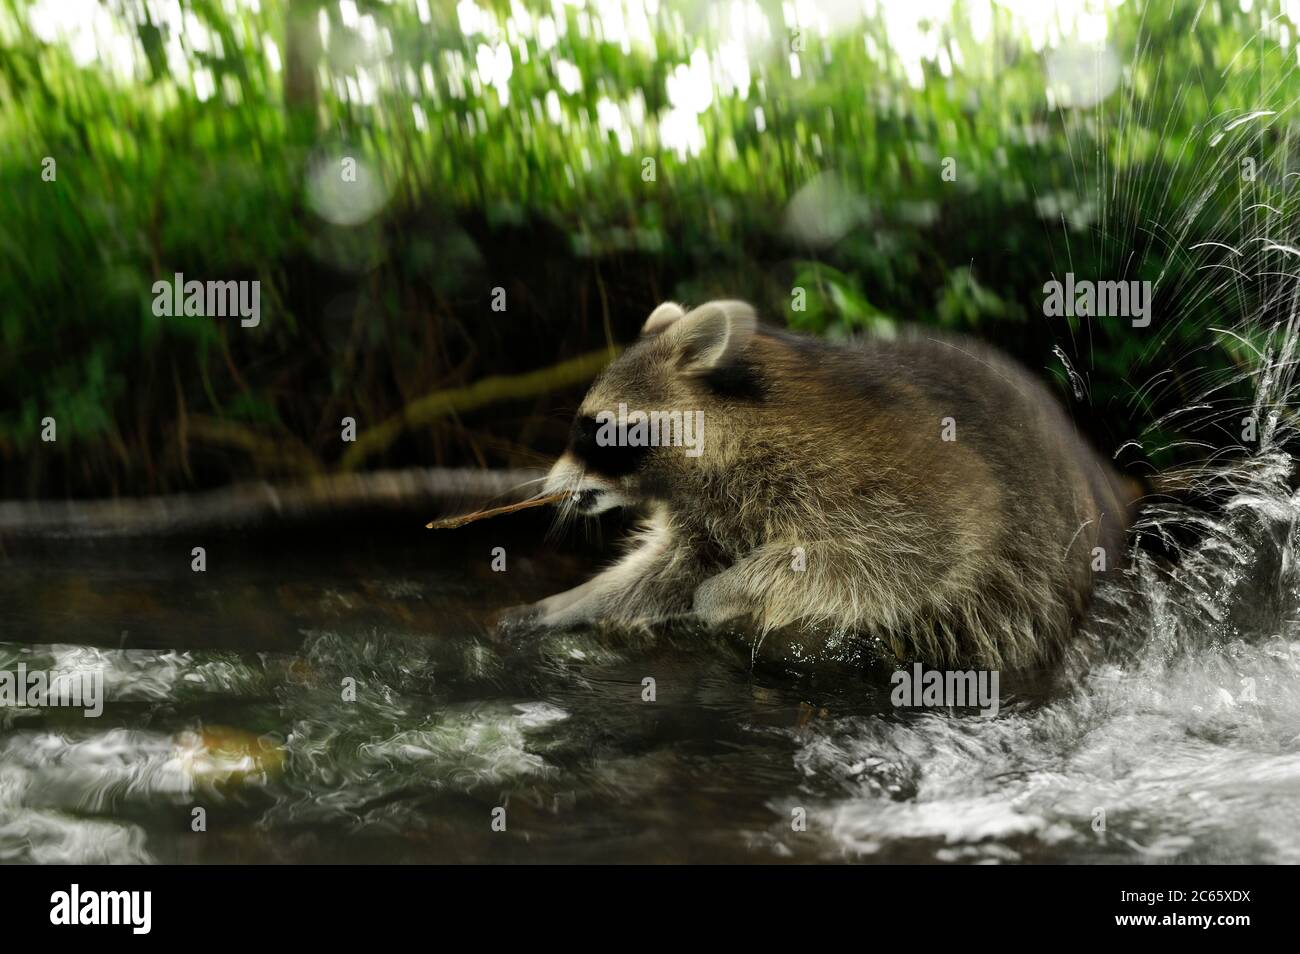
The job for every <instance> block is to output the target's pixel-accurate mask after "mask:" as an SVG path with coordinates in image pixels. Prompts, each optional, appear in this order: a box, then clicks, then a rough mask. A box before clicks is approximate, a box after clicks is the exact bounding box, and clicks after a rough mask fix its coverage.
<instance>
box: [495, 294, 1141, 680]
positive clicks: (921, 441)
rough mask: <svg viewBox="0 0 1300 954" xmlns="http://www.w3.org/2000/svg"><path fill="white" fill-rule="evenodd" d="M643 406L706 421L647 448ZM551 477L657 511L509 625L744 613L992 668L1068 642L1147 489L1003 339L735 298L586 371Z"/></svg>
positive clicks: (614, 501)
mask: <svg viewBox="0 0 1300 954" xmlns="http://www.w3.org/2000/svg"><path fill="white" fill-rule="evenodd" d="M620 405H622V406H623V408H622V410H623V412H624V413H623V416H622V417H621V418H620V417H619V416H618V415H619V412H620ZM636 411H641V412H646V413H650V412H659V413H660V416H661V417H663V420H664V421H665V422H666V421H669V420H671V421H672V422H673V423H674V425H675V424H676V422H677V421H678V418H677V417H676V416H675V413H674V412H676V413H680V414H681V416H682V417H681V420H685V421H688V422H689V421H692V420H694V421H700V422H702V427H700V428H698V430H699V433H697V434H695V435H694V439H695V441H696V443H697V446H696V447H695V448H694V449H690V448H688V447H685V446H678V444H676V443H673V441H672V440H671V438H672V437H673V436H680V435H678V434H677V432H676V431H672V432H671V433H670V428H669V427H668V425H667V423H665V424H664V426H663V428H661V430H662V433H661V434H660V435H659V437H660V440H659V443H658V445H657V446H634V445H636V444H637V443H638V437H644V435H643V434H640V435H638V434H637V433H635V432H634V431H635V425H634V423H633V422H634V421H635V419H636V417H637V415H636V414H635V413H634V412H636ZM696 412H702V416H700V415H698V414H697V413H696ZM664 415H668V416H666V417H665V416H664ZM642 430H644V428H642ZM688 436H689V435H688ZM641 443H644V441H642V442H641ZM688 450H689V453H688ZM695 454H697V455H698V456H692V455H695ZM546 489H547V491H548V492H557V491H569V492H570V493H571V497H570V503H569V504H568V505H567V507H566V510H567V511H568V512H569V513H570V514H571V513H574V512H577V513H587V514H592V513H599V512H601V511H603V510H607V509H609V508H611V507H616V506H628V505H637V506H639V507H641V508H643V510H644V514H645V523H644V526H643V527H642V529H640V530H639V531H638V532H637V533H636V535H635V536H634V539H633V541H632V543H633V545H632V548H631V551H630V552H629V553H628V554H627V555H626V556H625V557H624V558H623V559H622V560H621V561H620V562H618V563H617V564H615V565H614V566H612V567H610V568H609V569H607V570H605V571H604V572H603V573H600V574H599V575H598V576H596V577H595V578H593V579H592V580H590V581H588V582H586V583H584V584H583V585H581V586H579V587H577V588H575V589H573V590H569V591H568V592H564V593H560V594H557V595H555V596H552V597H550V598H548V599H545V600H542V601H541V602H539V603H537V604H534V605H533V606H532V607H525V608H522V610H520V611H516V612H515V615H514V616H513V617H512V619H513V620H515V621H520V620H529V621H531V622H532V623H535V624H540V625H542V626H548V627H561V626H572V625H576V624H580V623H586V622H596V621H608V622H613V623H620V624H641V623H654V622H657V621H661V620H665V619H668V618H671V617H679V616H694V617H697V618H698V619H699V620H701V621H703V622H704V623H705V624H708V625H710V626H716V625H718V624H721V623H723V622H724V621H733V622H734V621H739V622H745V621H748V624H749V625H751V626H752V627H753V628H754V629H755V630H756V631H757V633H758V634H759V635H761V634H764V633H768V632H771V631H773V630H778V629H784V628H791V627H792V628H795V629H796V630H797V631H799V632H802V633H805V634H811V635H812V636H813V638H818V637H819V636H820V637H821V638H829V637H831V636H833V635H836V634H843V633H849V632H852V633H856V634H863V635H867V636H874V637H879V638H880V639H881V640H883V641H884V644H885V645H886V646H887V647H888V648H889V650H891V651H892V652H893V654H894V655H895V656H897V657H898V658H899V659H900V660H913V661H921V662H925V663H928V664H930V665H935V666H962V667H965V666H979V667H983V668H992V669H998V668H1011V669H1016V668H1025V667H1033V666H1039V665H1043V664H1045V663H1050V662H1051V661H1052V660H1053V659H1055V658H1056V657H1057V656H1058V654H1059V653H1060V651H1061V650H1062V649H1063V648H1064V646H1065V645H1066V644H1067V643H1068V641H1069V640H1070V638H1071V634H1072V631H1073V628H1074V625H1075V623H1076V622H1077V621H1078V620H1079V618H1080V617H1081V616H1082V614H1083V613H1084V611H1085V609H1086V607H1087V604H1088V600H1089V595H1090V593H1091V591H1092V587H1093V579H1094V573H1095V572H1096V571H1097V570H1102V569H1111V568H1114V567H1115V566H1116V565H1117V564H1118V563H1119V562H1120V561H1121V560H1122V557H1123V551H1124V547H1125V537H1126V531H1127V528H1128V526H1129V523H1130V520H1131V516H1132V514H1131V509H1132V507H1133V505H1134V501H1135V500H1136V498H1137V496H1138V494H1139V493H1140V487H1139V486H1138V484H1137V483H1136V482H1135V481H1130V480H1128V479H1126V478H1124V477H1121V476H1120V475H1119V474H1118V473H1117V472H1115V471H1114V470H1112V468H1111V467H1110V466H1109V464H1108V463H1107V462H1106V461H1105V460H1103V459H1102V458H1101V457H1100V456H1098V455H1097V454H1096V453H1095V452H1094V451H1093V450H1092V449H1091V448H1090V447H1089V446H1088V445H1087V444H1086V442H1085V441H1084V440H1083V439H1082V438H1081V437H1080V436H1079V435H1078V433H1077V432H1076V430H1075V427H1074V425H1073V424H1072V422H1071V421H1070V420H1069V419H1068V417H1067V416H1066V415H1065V413H1064V412H1063V411H1062V409H1061V407H1060V406H1059V405H1058V403H1057V402H1056V400H1055V399H1054V397H1053V396H1052V395H1051V393H1050V392H1049V391H1048V390H1047V389H1046V388H1045V387H1044V386H1043V385H1042V384H1040V383H1039V382H1038V381H1037V380H1035V378H1034V377H1033V376H1032V375H1030V374H1029V373H1028V372H1026V371H1025V370H1024V369H1022V368H1021V367H1019V366H1018V365H1016V364H1015V363H1013V362H1012V361H1011V360H1009V359H1008V358H1006V357H1004V356H1002V355H1000V354H999V353H997V352H996V351H994V350H993V349H991V348H989V347H988V346H986V345H982V344H979V343H977V342H974V341H971V340H967V339H962V338H955V337H948V336H945V335H941V334H939V333H937V332H934V331H930V330H916V331H913V332H911V333H908V334H906V335H903V336H901V337H899V338H897V339H896V340H871V341H865V342H858V343H852V344H838V343H832V342H829V341H824V340H819V339H815V338H808V337H803V336H799V335H795V334H791V333H788V332H786V331H783V330H777V329H774V328H769V327H766V326H764V325H761V324H759V323H758V322H757V321H756V317H755V314H754V310H753V309H752V308H751V307H750V306H749V305H747V304H745V303H744V302H740V301H715V302H709V303H708V304H705V305H701V306H700V307H698V308H696V309H694V310H692V311H689V312H688V311H686V310H685V309H683V308H682V307H680V306H679V305H676V304H674V303H671V302H670V303H666V304H664V305H661V306H659V307H658V308H657V309H655V311H654V312H653V313H652V314H651V316H650V318H649V319H648V320H647V321H646V323H645V327H644V329H643V331H642V335H641V338H640V340H639V341H637V342H636V343H635V344H634V345H632V346H631V347H629V348H628V349H627V350H626V351H625V352H623V354H622V355H621V356H619V358H618V359H617V360H615V361H614V362H613V363H612V364H611V365H610V366H609V367H608V368H607V369H606V370H605V371H604V373H603V374H601V375H600V377H599V378H598V379H597V380H596V382H595V383H594V384H593V385H592V387H591V390H590V392H589V393H588V394H587V396H586V398H585V399H584V400H583V402H582V405H581V407H580V409H579V411H578V414H577V418H576V420H575V422H574V425H573V432H572V437H571V440H570V444H569V447H568V449H567V450H566V451H565V453H564V455H563V456H562V457H561V458H560V459H559V461H557V462H556V464H555V466H554V467H553V468H552V470H551V472H550V474H549V476H548V478H547V487H546Z"/></svg>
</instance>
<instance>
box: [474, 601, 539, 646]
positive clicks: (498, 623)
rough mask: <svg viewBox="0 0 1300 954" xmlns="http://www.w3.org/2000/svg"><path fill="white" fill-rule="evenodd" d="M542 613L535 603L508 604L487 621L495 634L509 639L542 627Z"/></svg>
mask: <svg viewBox="0 0 1300 954" xmlns="http://www.w3.org/2000/svg"><path fill="white" fill-rule="evenodd" d="M544 615H545V614H544V612H543V610H542V607H541V606H539V605H538V604H537V603H525V604H523V605H522V606H510V607H507V608H506V609H503V610H499V611H498V612H497V613H496V614H494V615H493V616H492V617H490V618H489V620H488V623H489V625H490V626H491V627H492V631H493V633H494V634H495V635H497V636H499V637H501V638H502V639H510V638H512V637H516V636H522V635H524V634H526V633H531V632H535V631H536V630H539V629H543V628H544V627H545V623H544V622H543V616H544Z"/></svg>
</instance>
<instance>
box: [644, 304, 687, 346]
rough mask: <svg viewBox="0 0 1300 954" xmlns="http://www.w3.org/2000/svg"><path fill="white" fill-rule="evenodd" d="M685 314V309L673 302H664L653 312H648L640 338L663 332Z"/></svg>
mask: <svg viewBox="0 0 1300 954" xmlns="http://www.w3.org/2000/svg"><path fill="white" fill-rule="evenodd" d="M685 314H686V309H685V308H683V307H682V306H681V305H679V304H677V302H675V301H666V302H664V303H663V304H662V305H660V306H659V307H658V308H656V309H655V310H654V311H652V312H650V317H649V318H647V319H646V320H645V324H644V325H642V326H641V337H643V338H648V337H650V335H657V334H659V332H661V331H663V330H664V329H665V328H667V327H668V326H669V325H671V324H672V323H673V322H675V321H676V320H677V319H678V318H680V317H682V316H683V315H685Z"/></svg>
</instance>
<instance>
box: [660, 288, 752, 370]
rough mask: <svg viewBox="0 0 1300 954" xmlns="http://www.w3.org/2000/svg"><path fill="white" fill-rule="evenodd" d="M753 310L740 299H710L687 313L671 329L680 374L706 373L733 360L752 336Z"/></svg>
mask: <svg viewBox="0 0 1300 954" xmlns="http://www.w3.org/2000/svg"><path fill="white" fill-rule="evenodd" d="M757 323H758V319H757V317H756V316H755V315H754V309H753V308H752V307H750V306H749V305H748V304H746V303H745V302H743V301H711V302H707V303H706V304H703V305H701V306H700V307H699V308H696V309H695V310H694V311H691V312H689V313H687V314H686V315H685V316H683V317H682V319H681V320H680V321H678V322H677V323H676V324H675V325H674V326H673V330H672V336H673V343H674V345H675V347H676V350H677V354H678V367H679V368H680V369H681V371H682V373H683V374H692V375H695V374H708V373H709V372H710V371H714V370H716V369H718V368H723V367H726V366H727V365H728V364H730V363H732V362H733V361H735V360H736V358H737V357H738V356H739V355H740V354H741V352H743V351H744V350H745V348H746V347H747V346H748V345H749V342H750V340H751V339H753V337H754V328H755V326H756V325H757Z"/></svg>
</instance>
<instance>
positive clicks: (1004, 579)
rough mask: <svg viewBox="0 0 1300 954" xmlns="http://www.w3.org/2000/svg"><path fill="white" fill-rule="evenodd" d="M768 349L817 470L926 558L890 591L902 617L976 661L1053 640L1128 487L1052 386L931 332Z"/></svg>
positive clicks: (1121, 526)
mask: <svg viewBox="0 0 1300 954" xmlns="http://www.w3.org/2000/svg"><path fill="white" fill-rule="evenodd" d="M773 343H774V344H776V342H773ZM778 347H780V348H782V349H783V350H784V356H785V359H786V360H787V361H788V365H787V367H786V368H785V374H784V375H783V376H782V378H783V380H785V381H786V382H787V383H786V384H784V385H781V386H780V387H781V388H782V390H783V391H784V393H783V395H782V396H781V397H782V399H783V401H784V402H787V404H788V405H798V406H799V407H800V409H801V410H800V413H801V414H803V415H804V417H805V431H806V432H807V433H810V434H814V435H816V436H815V440H816V442H817V444H818V446H820V447H822V448H825V450H826V453H825V456H826V458H827V460H828V461H829V463H828V464H827V465H826V467H825V469H824V470H822V471H821V474H820V479H821V480H822V481H823V482H826V483H828V484H833V485H834V486H835V487H836V488H843V491H842V492H843V494H849V493H856V494H858V495H859V498H860V499H861V500H862V501H863V503H862V507H861V509H862V511H863V513H862V515H861V519H860V520H859V521H857V523H858V524H859V525H860V526H863V527H872V528H875V529H874V530H872V531H870V532H871V533H875V534H885V535H886V536H888V535H889V534H890V533H894V534H895V539H894V540H893V541H892V545H893V546H896V547H898V548H899V551H900V552H902V550H903V547H904V546H905V545H907V544H911V545H912V549H913V551H914V553H913V554H911V555H908V556H907V557H905V559H906V560H907V561H909V562H910V564H911V567H912V568H913V569H915V568H917V567H921V566H924V567H925V568H926V570H925V576H926V578H927V579H929V580H931V581H932V585H931V586H929V587H927V588H926V594H925V595H924V596H921V597H916V596H915V595H908V596H907V597H906V599H904V595H903V594H900V600H901V601H902V602H905V603H907V605H909V606H911V607H912V608H913V610H914V611H913V613H912V615H913V623H912V625H913V626H914V627H922V628H930V629H939V630H942V631H943V632H944V633H945V638H944V640H942V641H941V642H942V644H943V645H959V646H961V647H962V655H963V658H978V659H982V660H984V661H986V662H988V663H989V664H996V665H1001V664H1003V663H1008V664H1013V665H1028V664H1033V663H1035V662H1038V661H1041V660H1043V659H1045V658H1048V657H1050V656H1052V655H1053V654H1054V653H1055V652H1056V651H1057V650H1059V648H1060V646H1061V645H1062V644H1063V643H1064V642H1065V640H1066V639H1067V638H1068V637H1069V635H1070V631H1071V628H1072V624H1073V622H1074V621H1075V620H1077V619H1078V617H1079V616H1080V615H1082V613H1083V611H1084V609H1085V608H1086V605H1087V602H1088V598H1089V596H1090V594H1091V590H1092V584H1093V572H1094V567H1096V566H1098V565H1100V566H1102V567H1105V568H1109V567H1113V566H1115V565H1117V564H1118V563H1119V562H1120V560H1121V557H1122V554H1123V549H1124V541H1125V535H1126V530H1127V527H1128V524H1129V506H1130V504H1131V500H1132V494H1131V493H1130V491H1129V488H1128V486H1127V484H1126V483H1125V481H1124V480H1123V478H1121V477H1120V476H1119V475H1118V474H1117V473H1115V471H1114V470H1113V468H1111V467H1110V465H1109V464H1108V462H1106V461H1105V460H1104V459H1103V458H1101V457H1100V455H1098V454H1097V453H1096V452H1095V451H1094V450H1093V449H1092V448H1091V447H1090V446H1089V445H1088V444H1087V442H1086V441H1085V440H1083V439H1082V438H1081V437H1080V436H1079V434H1078V433H1077V431H1076V429H1075V426H1074V424H1073V422H1072V421H1071V420H1070V419H1069V417H1068V416H1067V415H1066V414H1065V412H1064V410H1063V409H1062V408H1061V406H1060V405H1059V403H1058V402H1057V400H1056V398H1055V397H1054V396H1053V395H1052V394H1051V392H1050V391H1049V390H1048V389H1047V388H1046V387H1044V386H1043V384H1041V383H1040V382H1039V381H1038V380H1036V379H1035V378H1034V377H1033V375H1031V374H1030V373H1029V372H1028V371H1026V370H1025V369H1023V368H1022V367H1020V366H1019V365H1018V364H1016V363H1015V362H1013V361H1012V360H1010V359H1009V358H1007V357H1005V356H1003V355H1001V354H1000V353H998V352H997V351H996V350H994V349H992V348H990V347H988V346H986V345H983V344H980V343H978V342H974V341H970V340H968V339H963V338H957V337H949V336H943V335H940V334H937V333H933V332H917V333H914V334H911V335H908V336H905V337H902V338H900V339H898V340H895V341H887V342H882V341H873V342H867V343H863V344H861V345H856V346H848V347H841V346H832V345H827V344H824V343H819V342H813V343H810V342H808V341H807V340H806V339H801V340H799V341H798V342H791V341H789V340H788V339H787V340H786V341H785V343H784V344H782V345H779V346H778ZM774 357H776V358H777V360H778V361H779V360H781V357H780V356H777V355H774ZM828 422H829V423H828ZM791 430H795V428H791ZM809 456H811V454H809ZM840 492H841V491H840V490H839V489H837V490H835V491H832V493H840ZM839 499H841V500H843V499H845V497H844V496H841V497H840V498H839ZM852 523H853V521H850V522H849V524H847V525H852ZM904 537H905V538H906V539H904ZM861 543H862V545H863V546H873V545H875V544H874V543H873V541H872V539H871V538H870V535H869V534H868V535H864V536H863V537H862V540H861ZM1099 552H1100V554H1101V556H1100V560H1098V553H1099ZM887 572H888V571H887ZM913 576H915V574H913ZM927 600H928V601H929V602H928V604H927V602H926V601H927ZM922 641H923V642H924V641H925V640H922ZM934 645H939V644H938V643H936V644H934Z"/></svg>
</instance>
